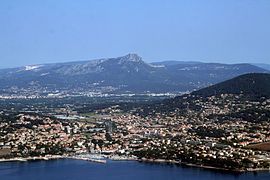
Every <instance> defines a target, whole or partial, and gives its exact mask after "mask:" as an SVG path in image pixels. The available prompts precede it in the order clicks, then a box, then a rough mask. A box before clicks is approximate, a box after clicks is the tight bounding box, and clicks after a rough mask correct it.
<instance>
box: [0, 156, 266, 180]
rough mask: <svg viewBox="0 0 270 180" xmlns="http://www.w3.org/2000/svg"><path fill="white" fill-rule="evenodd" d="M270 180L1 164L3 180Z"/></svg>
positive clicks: (118, 165)
mask: <svg viewBox="0 0 270 180" xmlns="http://www.w3.org/2000/svg"><path fill="white" fill-rule="evenodd" d="M195 179H196V180H197V179H198V180H219V179H221V180H228V179H235V180H253V179H254V180H270V172H256V173H254V172H248V173H232V172H226V171H219V170H209V169H202V168H196V167H186V166H180V165H173V164H166V163H145V162H137V161H110V160H109V161H107V163H106V164H101V163H93V162H89V161H83V160H72V159H59V160H50V161H31V162H5V163H0V180H195Z"/></svg>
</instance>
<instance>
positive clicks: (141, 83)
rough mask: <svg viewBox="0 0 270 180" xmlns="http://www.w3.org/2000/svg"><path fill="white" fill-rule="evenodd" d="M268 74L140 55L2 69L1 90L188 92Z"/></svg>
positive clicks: (249, 67) (255, 69)
mask: <svg viewBox="0 0 270 180" xmlns="http://www.w3.org/2000/svg"><path fill="white" fill-rule="evenodd" d="M250 72H267V71H266V70H264V69H262V68H259V67H256V66H253V65H250V64H233V65H231V64H221V63H198V64H197V63H196V62H193V63H180V64H173V65H170V64H169V65H163V66H161V65H157V64H153V63H146V62H145V61H143V58H142V57H140V56H138V55H137V54H134V53H130V54H127V55H125V56H121V57H116V58H102V59H95V60H88V61H78V62H67V63H53V64H39V65H29V66H23V67H18V68H12V69H2V70H0V86H1V90H5V91H6V92H12V91H11V88H15V89H17V90H18V91H19V90H24V89H31V90H33V89H39V91H43V92H44V91H46V92H47V91H57V90H65V91H83V92H89V91H99V92H102V93H123V92H132V93H146V92H154V93H164V92H186V91H194V90H196V89H199V88H202V87H206V86H209V85H212V84H215V83H218V82H221V81H224V80H227V79H230V78H233V77H236V76H238V75H241V74H245V73H250Z"/></svg>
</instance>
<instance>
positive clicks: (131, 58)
mask: <svg viewBox="0 0 270 180" xmlns="http://www.w3.org/2000/svg"><path fill="white" fill-rule="evenodd" d="M119 60H120V62H121V63H123V62H142V57H140V56H139V55H137V54H134V53H130V54H127V55H125V56H123V57H120V58H119Z"/></svg>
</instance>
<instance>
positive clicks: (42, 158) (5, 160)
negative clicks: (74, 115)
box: [0, 154, 270, 173]
mask: <svg viewBox="0 0 270 180" xmlns="http://www.w3.org/2000/svg"><path fill="white" fill-rule="evenodd" d="M89 155H93V154H89ZM56 159H74V160H82V161H89V162H94V163H106V159H108V160H111V161H137V162H142V163H157V164H158V163H168V164H175V165H181V166H188V167H196V168H203V169H210V170H220V171H227V172H235V173H245V172H262V171H268V172H270V169H268V168H256V169H252V168H247V169H226V168H219V167H214V166H207V165H198V164H192V163H184V162H180V161H175V160H165V159H146V158H142V159H138V158H135V157H126V156H103V159H95V158H91V157H89V158H87V157H79V156H71V155H50V156H44V157H26V158H21V157H17V158H9V159H0V163H4V162H28V161H49V160H56Z"/></svg>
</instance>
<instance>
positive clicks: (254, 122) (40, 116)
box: [0, 94, 270, 171]
mask: <svg viewBox="0 0 270 180" xmlns="http://www.w3.org/2000/svg"><path fill="white" fill-rule="evenodd" d="M177 102H178V103H181V106H182V107H181V108H176V109H173V111H170V106H171V105H172V104H171V103H170V104H169V105H168V104H163V105H162V109H166V110H167V112H166V111H160V110H161V109H160V107H159V106H155V105H153V104H143V105H141V106H130V108H123V106H122V105H108V106H100V107H97V108H95V109H93V108H87V107H84V106H81V107H83V108H81V109H80V108H79V109H78V108H77V109H76V108H75V107H69V108H66V107H67V105H62V107H61V106H55V107H54V108H50V109H48V108H45V109H46V110H44V108H43V109H41V110H40V111H37V110H36V112H33V111H30V110H33V109H31V108H30V107H29V108H25V107H24V108H22V109H21V111H18V112H17V110H16V111H14V108H13V111H12V108H11V109H8V108H5V109H4V110H3V111H1V122H0V134H1V139H0V157H1V159H2V161H5V160H9V159H14V158H21V159H27V158H28V159H31V157H35V158H36V159H38V158H40V159H47V158H48V159H50V158H53V157H55V156H56V157H69V156H79V155H83V154H102V155H104V156H106V157H107V158H112V159H114V157H118V158H116V159H123V160H124V159H129V160H130V159H132V160H139V161H150V162H168V163H179V164H183V165H190V166H198V167H205V168H215V169H222V170H232V171H255V170H266V169H269V168H270V153H269V150H270V149H269V146H265V145H267V144H269V141H270V122H269V117H270V114H269V109H270V99H267V98H260V99H259V100H258V99H256V100H254V101H251V100H249V101H247V100H245V96H244V95H241V94H240V95H233V94H221V95H217V96H210V97H207V98H205V97H199V98H198V97H195V96H194V95H191V94H188V95H184V96H181V99H179V100H177ZM18 104H19V103H18ZM15 106H16V105H15ZM126 106H127V105H126ZM7 107H9V106H7ZM72 108H74V109H72ZM171 108H173V107H171ZM127 109H128V110H127ZM250 110H253V111H250ZM88 111H89V112H88ZM243 112H244V113H243ZM265 147H266V148H265Z"/></svg>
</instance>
